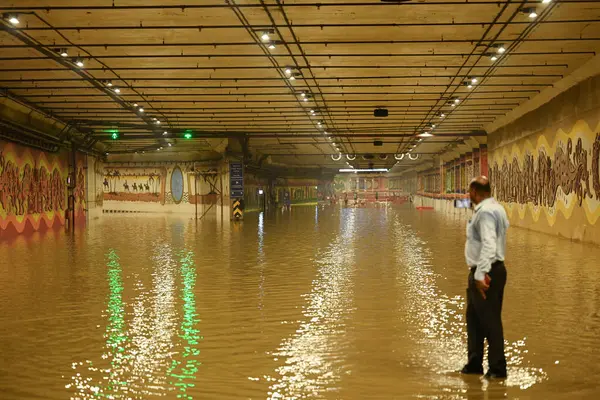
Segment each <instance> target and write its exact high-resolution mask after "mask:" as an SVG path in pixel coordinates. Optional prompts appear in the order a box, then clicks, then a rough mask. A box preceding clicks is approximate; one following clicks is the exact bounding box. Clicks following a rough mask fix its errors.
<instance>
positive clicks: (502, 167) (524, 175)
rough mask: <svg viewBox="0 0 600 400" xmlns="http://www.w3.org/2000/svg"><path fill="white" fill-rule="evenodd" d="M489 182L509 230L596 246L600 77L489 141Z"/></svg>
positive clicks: (599, 240)
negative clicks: (507, 219) (520, 229)
mask: <svg viewBox="0 0 600 400" xmlns="http://www.w3.org/2000/svg"><path fill="white" fill-rule="evenodd" d="M489 144H490V156H489V164H490V165H489V166H490V177H491V179H492V186H493V190H494V196H495V197H496V198H497V199H498V200H500V201H502V202H503V203H504V205H505V207H506V209H507V212H508V214H509V217H510V220H511V223H512V224H513V225H517V226H521V227H525V228H529V229H533V230H537V231H542V232H547V233H551V234H557V235H560V236H564V237H566V238H570V239H576V240H582V241H587V242H595V243H600V176H599V170H600V167H599V162H600V77H595V78H591V79H589V80H588V81H585V82H582V83H581V84H580V85H578V86H576V87H574V88H572V89H570V90H568V91H567V92H564V93H563V94H561V95H559V96H557V97H556V98H554V99H553V100H551V101H550V102H549V103H547V104H545V105H544V106H542V107H540V108H539V109H537V110H535V111H533V112H531V113H529V114H527V115H525V116H523V117H521V118H520V119H519V120H517V121H515V122H514V123H512V124H510V125H508V126H506V127H503V128H501V129H499V130H498V131H496V132H494V133H492V134H491V135H490V137H489Z"/></svg>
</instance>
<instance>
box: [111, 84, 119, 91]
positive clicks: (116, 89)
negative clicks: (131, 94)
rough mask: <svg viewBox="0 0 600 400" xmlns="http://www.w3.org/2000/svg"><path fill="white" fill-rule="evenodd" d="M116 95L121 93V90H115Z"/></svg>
mask: <svg viewBox="0 0 600 400" xmlns="http://www.w3.org/2000/svg"><path fill="white" fill-rule="evenodd" d="M111 86H112V83H111ZM115 93H121V89H119V88H115Z"/></svg>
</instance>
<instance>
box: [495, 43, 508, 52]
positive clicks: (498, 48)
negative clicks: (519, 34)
mask: <svg viewBox="0 0 600 400" xmlns="http://www.w3.org/2000/svg"><path fill="white" fill-rule="evenodd" d="M505 51H506V47H504V45H503V44H497V45H496V53H498V54H504V52H505Z"/></svg>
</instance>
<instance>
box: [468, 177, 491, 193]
mask: <svg viewBox="0 0 600 400" xmlns="http://www.w3.org/2000/svg"><path fill="white" fill-rule="evenodd" d="M469 187H470V188H471V189H475V191H476V192H477V193H479V194H491V193H492V187H491V186H490V181H486V182H485V183H482V182H479V181H477V180H475V181H473V182H471V184H470V185H469Z"/></svg>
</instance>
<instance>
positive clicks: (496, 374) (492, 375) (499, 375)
mask: <svg viewBox="0 0 600 400" xmlns="http://www.w3.org/2000/svg"><path fill="white" fill-rule="evenodd" d="M484 378H485V379H504V378H506V371H504V372H494V371H488V372H486V373H485V375H484Z"/></svg>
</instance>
